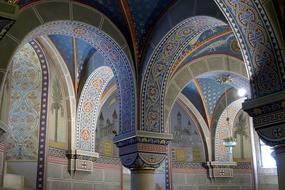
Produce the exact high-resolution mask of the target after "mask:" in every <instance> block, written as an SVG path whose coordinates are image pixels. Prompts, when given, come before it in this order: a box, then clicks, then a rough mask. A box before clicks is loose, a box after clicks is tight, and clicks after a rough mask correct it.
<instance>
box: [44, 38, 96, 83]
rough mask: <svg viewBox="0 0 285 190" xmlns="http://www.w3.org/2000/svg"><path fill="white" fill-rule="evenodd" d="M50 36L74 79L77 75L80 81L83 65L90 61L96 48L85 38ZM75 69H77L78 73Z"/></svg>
mask: <svg viewBox="0 0 285 190" xmlns="http://www.w3.org/2000/svg"><path fill="white" fill-rule="evenodd" d="M49 38H50V39H51V41H52V42H53V43H54V45H55V46H56V48H57V50H58V51H59V53H60V54H61V56H62V57H63V59H64V61H65V62H66V65H67V67H68V69H69V72H70V74H71V77H72V79H73V81H74V80H75V77H76V76H77V79H76V80H77V81H78V80H79V79H80V76H81V72H82V70H83V65H84V64H85V63H87V62H89V59H90V58H91V56H92V55H93V54H94V53H95V52H96V50H95V49H94V48H93V47H92V46H90V45H89V44H88V43H86V42H84V41H83V40H81V39H78V38H74V37H71V36H64V35H50V36H49ZM75 70H77V73H76V71H75Z"/></svg>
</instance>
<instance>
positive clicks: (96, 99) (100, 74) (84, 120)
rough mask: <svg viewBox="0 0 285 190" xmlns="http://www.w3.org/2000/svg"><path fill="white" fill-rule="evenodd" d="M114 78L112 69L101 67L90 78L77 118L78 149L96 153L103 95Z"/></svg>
mask: <svg viewBox="0 0 285 190" xmlns="http://www.w3.org/2000/svg"><path fill="white" fill-rule="evenodd" d="M113 77H114V74H113V72H112V69H111V68H110V67H107V66H101V67H99V68H97V69H96V70H94V71H93V72H92V74H91V75H90V76H89V77H88V79H87V81H86V83H85V85H84V87H83V90H82V94H81V96H80V99H79V103H78V109H77V116H76V139H77V141H76V149H80V150H84V151H92V152H95V143H94V142H95V136H96V135H95V131H96V124H97V118H98V115H99V112H100V109H99V108H100V100H101V98H102V94H103V92H104V90H105V88H106V86H107V85H108V83H109V82H110V80H111V79H112V78H113Z"/></svg>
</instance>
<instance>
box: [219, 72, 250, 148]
mask: <svg viewBox="0 0 285 190" xmlns="http://www.w3.org/2000/svg"><path fill="white" fill-rule="evenodd" d="M217 82H218V83H220V84H221V85H224V92H225V100H226V108H225V109H226V122H227V123H226V124H227V129H228V130H229V133H228V134H229V135H228V137H227V138H225V139H224V142H223V144H224V145H225V147H227V148H229V152H230V153H232V149H233V147H235V146H236V144H237V143H236V139H235V138H234V137H233V135H232V134H233V133H232V127H231V126H230V118H229V112H228V96H227V87H226V85H225V84H229V83H231V82H232V77H231V75H230V74H224V75H221V76H220V77H219V78H217ZM244 91H245V90H244Z"/></svg>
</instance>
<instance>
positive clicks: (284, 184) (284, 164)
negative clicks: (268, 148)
mask: <svg viewBox="0 0 285 190" xmlns="http://www.w3.org/2000/svg"><path fill="white" fill-rule="evenodd" d="M273 156H274V158H275V160H276V165H277V172H278V184H279V189H285V180H284V176H285V144H283V145H277V146H276V147H274V153H273Z"/></svg>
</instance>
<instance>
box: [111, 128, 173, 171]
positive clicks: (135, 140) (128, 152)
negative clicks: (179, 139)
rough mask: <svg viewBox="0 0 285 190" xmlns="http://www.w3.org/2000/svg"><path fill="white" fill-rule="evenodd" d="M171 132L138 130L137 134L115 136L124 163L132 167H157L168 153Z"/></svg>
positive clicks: (133, 168) (132, 168)
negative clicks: (121, 136) (122, 136)
mask: <svg viewBox="0 0 285 190" xmlns="http://www.w3.org/2000/svg"><path fill="white" fill-rule="evenodd" d="M171 139H172V135H170V134H161V133H152V132H145V131H137V132H136V134H135V135H131V136H129V137H125V138H120V137H115V138H114V143H115V144H116V145H117V147H118V148H119V155H120V158H121V161H122V164H123V165H124V166H125V167H127V168H129V169H131V170H135V169H146V168H147V169H156V168H158V167H159V166H160V164H161V162H162V161H163V160H164V158H165V156H166V154H167V145H168V143H169V141H170V140H171Z"/></svg>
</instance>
